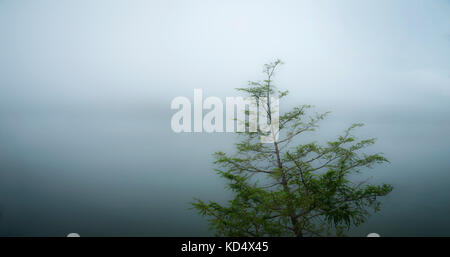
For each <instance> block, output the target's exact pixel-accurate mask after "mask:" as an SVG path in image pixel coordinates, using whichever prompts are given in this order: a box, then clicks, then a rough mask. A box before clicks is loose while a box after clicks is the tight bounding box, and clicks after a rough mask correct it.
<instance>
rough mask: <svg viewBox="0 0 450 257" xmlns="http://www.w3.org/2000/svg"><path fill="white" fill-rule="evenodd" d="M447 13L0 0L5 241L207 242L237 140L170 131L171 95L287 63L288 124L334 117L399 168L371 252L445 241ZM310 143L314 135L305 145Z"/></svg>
mask: <svg viewBox="0 0 450 257" xmlns="http://www.w3.org/2000/svg"><path fill="white" fill-rule="evenodd" d="M449 13H450V4H449V2H448V1H444V0H435V1H425V0H424V1H414V0H408V1H406V0H405V1H400V0H398V1H387V0H386V1H381V0H377V1H375V0H374V1H358V0H354V1H350V0H343V1H331V0H330V1H317V0H314V1H256V0H255V1H206V0H204V1H182V0H178V1H170V0H169V1H162V0H159V1H106V0H104V1H100V0H99V1H57V0H55V1H45V0H43V1H24V0H17V1H12V0H11V1H7V0H3V1H1V0H0V215H1V216H0V235H1V236H65V235H66V234H68V233H70V232H77V233H79V234H81V235H82V236H205V235H211V234H212V232H211V231H208V224H207V222H206V219H204V218H201V217H199V216H198V215H197V214H196V213H195V212H194V211H192V210H189V207H190V206H189V202H190V201H192V200H193V197H199V198H202V199H205V200H208V199H210V200H218V201H224V200H226V199H227V198H228V197H230V192H229V191H226V190H225V189H224V184H223V182H224V181H223V180H221V179H220V178H219V177H218V176H217V175H216V174H215V172H214V171H213V168H214V166H213V165H212V160H213V159H212V153H213V152H214V151H218V150H221V151H228V152H232V151H233V142H236V140H237V137H236V136H235V135H234V134H230V133H213V134H207V133H195V134H194V133H180V134H176V133H174V132H173V131H172V130H171V127H170V119H171V117H172V115H173V114H174V113H175V111H174V110H171V109H170V102H171V100H172V99H173V98H174V97H176V96H186V97H188V98H190V99H193V92H194V88H202V89H203V94H204V97H208V96H217V97H220V98H222V99H224V98H225V97H226V96H236V95H239V94H238V92H236V90H235V88H237V87H244V86H246V85H247V81H248V80H261V79H263V77H262V73H261V71H262V65H263V64H264V63H267V62H270V61H273V60H274V59H275V58H280V59H281V60H283V61H284V63H285V64H284V65H283V66H282V67H281V68H280V70H279V71H278V72H277V74H276V77H275V83H276V85H277V86H278V87H279V88H281V89H287V90H289V91H290V95H289V96H288V97H287V98H286V99H283V100H282V102H281V103H280V107H281V111H286V110H289V107H292V106H294V105H297V104H312V105H314V106H316V110H317V111H332V114H331V115H330V116H329V118H328V119H327V120H325V121H324V122H322V123H321V129H320V130H319V131H318V132H317V135H316V136H313V135H311V139H312V138H319V139H333V137H334V136H336V135H338V134H339V133H341V132H342V131H343V130H344V129H345V128H346V127H348V126H349V125H350V124H352V123H354V122H363V123H365V127H363V128H361V129H359V130H358V135H359V136H361V137H376V138H378V140H377V143H376V145H375V146H373V147H372V148H371V149H370V151H375V152H383V153H384V154H385V156H386V157H387V158H388V159H389V160H390V162H391V163H390V164H388V165H382V166H378V167H376V168H375V169H372V170H367V172H366V173H365V174H366V176H369V177H371V178H372V180H371V181H372V182H374V183H381V182H385V183H391V184H393V186H394V191H393V192H392V193H391V194H390V195H388V196H387V197H385V198H384V199H383V203H384V204H383V206H382V211H381V212H379V213H376V214H374V215H373V216H372V217H371V218H370V219H369V221H368V222H367V223H366V224H364V225H362V226H361V227H359V228H356V229H354V230H352V231H351V233H350V234H351V235H356V236H365V235H366V234H368V233H370V232H376V233H379V234H381V235H382V236H436V235H439V236H449V235H450V219H449V217H450V188H449V185H450V184H449V183H450V161H449V158H448V157H449V155H450V137H449V131H450V73H449V71H450V61H449V60H450V47H449V46H450V44H449V43H450V31H449V28H450V18H449V15H448V14H449ZM307 136H308V135H307Z"/></svg>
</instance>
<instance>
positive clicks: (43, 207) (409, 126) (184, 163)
mask: <svg viewBox="0 0 450 257" xmlns="http://www.w3.org/2000/svg"><path fill="white" fill-rule="evenodd" d="M390 115H401V114H395V113H393V114H390ZM350 116H351V117H352V118H358V117H357V116H356V117H355V115H350ZM170 117H171V112H169V111H167V110H166V111H156V110H155V106H148V107H144V108H141V109H131V110H125V111H120V112H119V111H108V110H105V109H95V108H94V109H90V110H85V111H81V110H73V109H72V110H56V109H55V110H45V111H42V110H41V111H39V110H33V111H31V110H28V111H21V112H16V113H3V114H2V116H1V121H0V122H1V124H2V126H1V130H0V142H1V144H0V153H1V154H0V158H1V159H0V165H1V166H0V171H1V173H0V178H1V179H0V206H1V209H0V210H1V214H2V216H1V220H0V235H3V236H63V235H65V234H67V233H69V232H78V233H80V234H81V235H85V236H204V235H210V234H211V232H209V231H208V229H207V224H206V222H205V220H204V219H202V218H200V217H199V216H197V215H196V213H194V212H193V211H191V210H188V208H189V202H190V201H191V200H192V197H200V198H203V199H211V200H218V201H223V200H225V199H226V198H227V197H229V196H230V193H229V192H227V191H225V190H224V189H223V181H221V180H220V179H219V178H218V177H217V176H216V175H215V174H214V172H213V171H212V165H211V160H212V158H211V153H212V152H214V151H217V150H224V151H231V150H232V142H233V141H234V140H235V139H236V137H235V136H234V135H232V134H212V135H207V134H201V135H192V134H174V133H172V131H171V130H170ZM373 117H376V115H373ZM383 117H384V118H383V119H386V122H382V121H377V120H376V119H372V120H373V121H372V122H371V123H369V124H368V125H367V126H366V127H365V128H363V129H362V130H361V133H362V134H361V135H362V136H364V135H376V136H377V137H378V138H379V140H378V143H377V145H376V146H375V147H374V148H373V149H372V150H374V151H383V152H384V153H385V154H386V156H387V157H389V159H390V160H391V162H392V163H391V164H390V165H385V166H382V167H377V168H376V169H374V170H368V171H367V173H365V174H367V175H368V176H370V177H372V181H373V182H378V181H383V182H389V183H392V184H393V185H394V186H395V190H394V191H393V192H392V194H391V195H389V196H388V197H386V198H385V200H384V205H383V209H382V211H381V212H380V213H378V214H376V215H374V216H373V217H372V218H371V219H370V220H369V222H368V223H367V224H364V225H363V226H361V227H360V228H358V229H355V230H353V231H352V232H351V234H352V235H358V236H359V235H366V234H367V233H369V232H377V233H380V234H381V235H385V236H436V235H440V236H445V235H446V236H448V235H450V221H449V217H450V194H449V193H450V189H449V182H450V162H449V159H448V154H449V153H450V151H449V145H450V144H449V143H450V142H449V137H448V136H446V135H447V133H448V131H450V130H449V128H450V127H449V123H448V121H446V120H444V121H442V122H440V123H439V124H424V123H421V124H418V123H415V119H413V120H411V119H408V117H403V122H391V121H389V120H388V119H389V117H386V116H383ZM399 117H401V116H399ZM423 118H424V119H426V115H424V116H423ZM346 124H347V123H346V121H340V122H338V121H337V119H336V118H333V117H331V118H330V119H329V120H328V121H327V122H325V123H324V124H323V129H322V130H321V133H322V134H323V135H324V136H326V137H329V136H332V135H334V134H337V133H339V132H340V131H342V129H343V128H344V126H345V125H346ZM348 124H349V123H348Z"/></svg>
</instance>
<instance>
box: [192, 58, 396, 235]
mask: <svg viewBox="0 0 450 257" xmlns="http://www.w3.org/2000/svg"><path fill="white" fill-rule="evenodd" d="M280 64H281V61H280V60H277V61H275V62H274V63H271V64H267V65H265V66H264V74H265V75H266V79H265V80H264V81H262V82H249V87H248V88H239V89H238V90H240V91H242V92H245V93H247V94H248V95H250V96H253V97H268V96H273V95H277V96H279V97H284V96H286V95H287V91H277V90H276V88H275V87H274V86H273V83H272V78H273V75H274V72H275V70H276V68H277V67H278V66H279V65H280ZM267 104H268V106H266V107H267V109H269V110H270V102H268V103H267ZM310 109H311V106H309V105H302V106H299V107H296V108H294V109H293V110H292V111H290V112H286V113H284V114H282V115H280V119H279V121H280V124H279V126H280V134H279V139H278V140H277V141H275V143H273V144H262V143H260V142H259V135H260V132H253V133H249V132H246V133H240V135H241V136H242V137H243V139H242V141H241V142H239V143H237V144H236V150H237V151H236V153H235V154H234V155H228V154H226V153H223V152H217V153H215V158H216V161H215V164H216V165H217V166H218V167H219V169H217V172H218V174H219V175H220V176H221V177H223V178H224V179H225V180H226V181H227V186H228V188H229V189H230V190H232V192H233V193H234V198H233V199H232V200H229V201H228V203H227V205H226V206H223V205H220V204H218V203H215V202H207V203H206V202H204V201H202V200H200V199H196V200H195V202H193V203H192V206H193V208H194V209H196V210H197V211H198V212H199V214H200V215H202V216H206V217H209V222H210V225H211V227H212V229H214V230H215V231H216V234H217V235H218V236H327V235H337V236H342V235H344V232H345V231H347V230H349V229H350V228H351V227H352V226H358V225H360V224H361V223H363V222H365V221H366V220H367V218H368V217H369V216H370V213H371V212H370V211H371V210H373V211H378V210H379V208H380V201H379V197H381V196H385V195H387V194H388V193H389V192H391V191H392V186H391V185H388V184H383V185H370V184H367V181H363V182H359V183H356V182H353V181H352V180H353V179H354V177H355V175H356V174H358V173H359V172H360V169H362V168H371V167H372V166H373V165H375V164H381V163H385V162H388V160H387V159H386V158H385V157H383V156H382V155H381V154H365V153H363V152H362V150H363V149H364V148H366V147H368V146H370V145H372V144H374V143H375V139H373V138H369V139H362V140H359V139H357V138H356V137H355V136H353V134H352V132H353V130H354V129H356V128H358V127H361V126H362V124H353V125H352V126H350V127H349V128H348V129H347V130H345V131H344V133H343V135H341V136H338V137H337V139H336V140H332V141H329V142H327V143H326V144H325V145H323V146H322V145H319V144H317V143H316V142H311V143H307V144H297V145H295V144H294V143H295V140H294V139H295V138H296V137H298V136H300V135H302V134H303V133H305V132H311V131H314V130H315V129H316V128H317V127H318V122H319V121H321V120H323V119H324V118H325V117H326V116H327V114H328V113H324V114H315V115H312V116H308V115H307V113H308V111H309V110H310Z"/></svg>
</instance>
